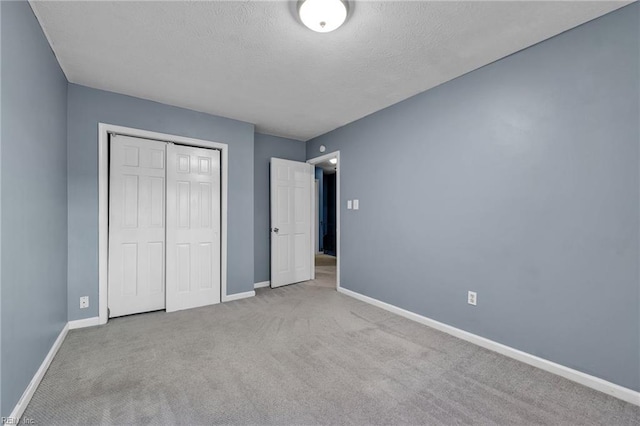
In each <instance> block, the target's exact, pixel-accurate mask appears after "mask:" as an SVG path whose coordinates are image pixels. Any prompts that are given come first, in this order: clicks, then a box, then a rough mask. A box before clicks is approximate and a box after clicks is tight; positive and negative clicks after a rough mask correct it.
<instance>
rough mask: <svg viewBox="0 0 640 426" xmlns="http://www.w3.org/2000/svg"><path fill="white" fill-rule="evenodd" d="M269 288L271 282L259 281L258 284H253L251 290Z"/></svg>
mask: <svg viewBox="0 0 640 426" xmlns="http://www.w3.org/2000/svg"><path fill="white" fill-rule="evenodd" d="M269 286H271V281H261V282H259V283H255V284H254V285H253V288H263V287H269Z"/></svg>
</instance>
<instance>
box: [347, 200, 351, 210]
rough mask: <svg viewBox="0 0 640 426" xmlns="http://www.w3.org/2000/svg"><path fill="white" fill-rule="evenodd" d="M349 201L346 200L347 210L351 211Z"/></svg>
mask: <svg viewBox="0 0 640 426" xmlns="http://www.w3.org/2000/svg"><path fill="white" fill-rule="evenodd" d="M351 208H352V207H351V200H347V210H351Z"/></svg>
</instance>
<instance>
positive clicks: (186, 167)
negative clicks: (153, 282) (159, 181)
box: [167, 144, 220, 312]
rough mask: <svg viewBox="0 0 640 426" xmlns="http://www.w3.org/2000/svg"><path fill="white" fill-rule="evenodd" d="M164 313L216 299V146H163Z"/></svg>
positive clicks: (217, 252) (217, 250)
mask: <svg viewBox="0 0 640 426" xmlns="http://www.w3.org/2000/svg"><path fill="white" fill-rule="evenodd" d="M167 159H168V165H167V312H170V311H178V310H181V309H188V308H195V307H197V306H205V305H212V304H214V303H219V302H220V151H215V150H211V149H204V148H194V147H190V146H183V145H173V144H170V145H168V146H167Z"/></svg>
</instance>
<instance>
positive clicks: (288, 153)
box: [253, 133, 306, 283]
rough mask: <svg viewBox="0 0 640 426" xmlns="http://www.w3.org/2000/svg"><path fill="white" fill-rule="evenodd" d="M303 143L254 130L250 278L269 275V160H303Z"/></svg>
mask: <svg viewBox="0 0 640 426" xmlns="http://www.w3.org/2000/svg"><path fill="white" fill-rule="evenodd" d="M305 152H306V145H305V143H304V142H300V141H297V140H293V139H285V138H280V137H276V136H270V135H263V134H260V133H256V135H255V149H254V162H253V170H254V184H253V186H254V197H255V198H254V204H253V212H254V213H253V221H254V237H253V239H254V244H255V245H254V259H255V264H254V268H255V272H254V280H255V282H257V283H259V282H262V281H268V280H270V279H271V260H270V259H271V258H270V253H271V240H270V233H269V228H270V222H269V220H270V219H269V217H270V211H269V170H270V169H269V160H270V159H271V157H276V158H282V159H285V160H294V161H305Z"/></svg>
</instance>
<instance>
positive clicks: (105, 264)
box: [98, 123, 229, 324]
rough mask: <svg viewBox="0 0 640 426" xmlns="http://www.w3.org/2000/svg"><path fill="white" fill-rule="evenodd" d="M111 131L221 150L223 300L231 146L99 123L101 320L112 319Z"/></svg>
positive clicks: (223, 295) (223, 294) (223, 293)
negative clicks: (110, 280) (110, 301)
mask: <svg viewBox="0 0 640 426" xmlns="http://www.w3.org/2000/svg"><path fill="white" fill-rule="evenodd" d="M109 133H117V134H119V135H124V136H132V137H136V138H144V139H153V140H158V141H162V142H174V143H178V144H183V145H191V146H197V147H203V148H211V149H218V150H220V155H221V160H222V161H221V172H220V186H221V188H220V198H221V199H220V210H221V211H220V218H221V224H220V225H221V226H220V241H221V247H220V256H221V259H220V275H221V276H220V293H221V294H220V300H221V301H222V302H226V301H227V300H228V297H227V189H228V169H229V167H228V165H229V147H228V145H227V144H224V143H220V142H213V141H206V140H203V139H194V138H187V137H184V136H177V135H170V134H167V133H158V132H151V131H148V130H141V129H135V128H132V127H123V126H116V125H113V124H106V123H98V307H99V308H98V309H99V310H98V317H99V322H100V324H106V323H107V320H108V315H107V308H108V306H107V302H108V289H109V288H108V283H109V276H108V268H109Z"/></svg>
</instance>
